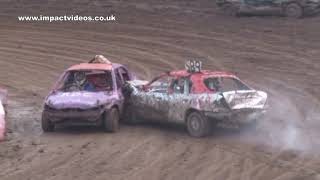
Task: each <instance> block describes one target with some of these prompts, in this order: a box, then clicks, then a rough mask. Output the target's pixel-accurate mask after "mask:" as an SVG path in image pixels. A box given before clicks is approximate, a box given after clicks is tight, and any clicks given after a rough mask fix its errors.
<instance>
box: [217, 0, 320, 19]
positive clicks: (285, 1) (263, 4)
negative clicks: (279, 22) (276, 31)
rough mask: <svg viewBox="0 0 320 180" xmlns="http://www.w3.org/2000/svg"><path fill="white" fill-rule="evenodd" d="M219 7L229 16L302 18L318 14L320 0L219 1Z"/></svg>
mask: <svg viewBox="0 0 320 180" xmlns="http://www.w3.org/2000/svg"><path fill="white" fill-rule="evenodd" d="M216 3H217V5H218V7H220V9H221V10H222V11H223V12H224V13H225V14H227V15H231V16H237V15H240V14H264V15H273V14H279V15H284V16H286V17H290V18H301V17H303V16H306V15H311V14H315V13H318V12H319V10H320V0H217V1H216Z"/></svg>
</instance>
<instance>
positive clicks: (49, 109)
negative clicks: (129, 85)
mask: <svg viewBox="0 0 320 180" xmlns="http://www.w3.org/2000/svg"><path fill="white" fill-rule="evenodd" d="M133 79H134V76H133V74H132V73H131V72H130V71H129V70H128V69H127V68H126V67H125V66H123V65H121V64H117V63H111V62H110V61H109V60H108V59H106V58H105V57H103V56H101V55H100V56H96V57H95V58H94V59H93V60H91V61H89V63H81V64H77V65H74V66H72V67H70V68H69V69H67V70H66V71H65V72H64V73H63V74H62V75H61V77H60V78H59V80H58V81H57V83H56V84H55V86H54V88H53V90H52V91H51V92H50V93H49V95H48V96H47V97H46V99H45V103H44V110H43V113H42V129H43V131H44V132H51V131H54V129H55V126H56V125H59V124H71V125H96V126H101V127H103V129H104V130H105V131H107V132H116V131H117V130H118V129H119V119H120V117H121V114H122V111H123V102H124V96H123V94H122V87H123V85H124V84H125V82H126V81H130V80H133Z"/></svg>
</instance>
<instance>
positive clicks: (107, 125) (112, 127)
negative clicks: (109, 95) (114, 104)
mask: <svg viewBox="0 0 320 180" xmlns="http://www.w3.org/2000/svg"><path fill="white" fill-rule="evenodd" d="M119 119H120V115H119V111H118V109H117V108H112V109H111V110H110V111H109V112H107V113H106V114H105V115H104V121H103V128H104V130H105V131H106V132H117V131H118V130H119Z"/></svg>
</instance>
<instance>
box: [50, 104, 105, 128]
mask: <svg viewBox="0 0 320 180" xmlns="http://www.w3.org/2000/svg"><path fill="white" fill-rule="evenodd" d="M45 113H46V115H47V116H48V118H49V119H50V121H51V122H53V123H65V122H68V123H71V124H86V123H93V124H94V123H97V121H99V120H100V119H101V115H102V114H103V113H104V109H103V108H95V109H88V110H79V109H63V110H55V109H50V110H45Z"/></svg>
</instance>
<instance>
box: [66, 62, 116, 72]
mask: <svg viewBox="0 0 320 180" xmlns="http://www.w3.org/2000/svg"><path fill="white" fill-rule="evenodd" d="M120 66H122V65H121V64H117V63H112V64H106V63H80V64H76V65H73V66H71V67H70V68H68V69H67V71H74V70H109V71H110V70H112V69H113V68H118V67H120Z"/></svg>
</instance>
